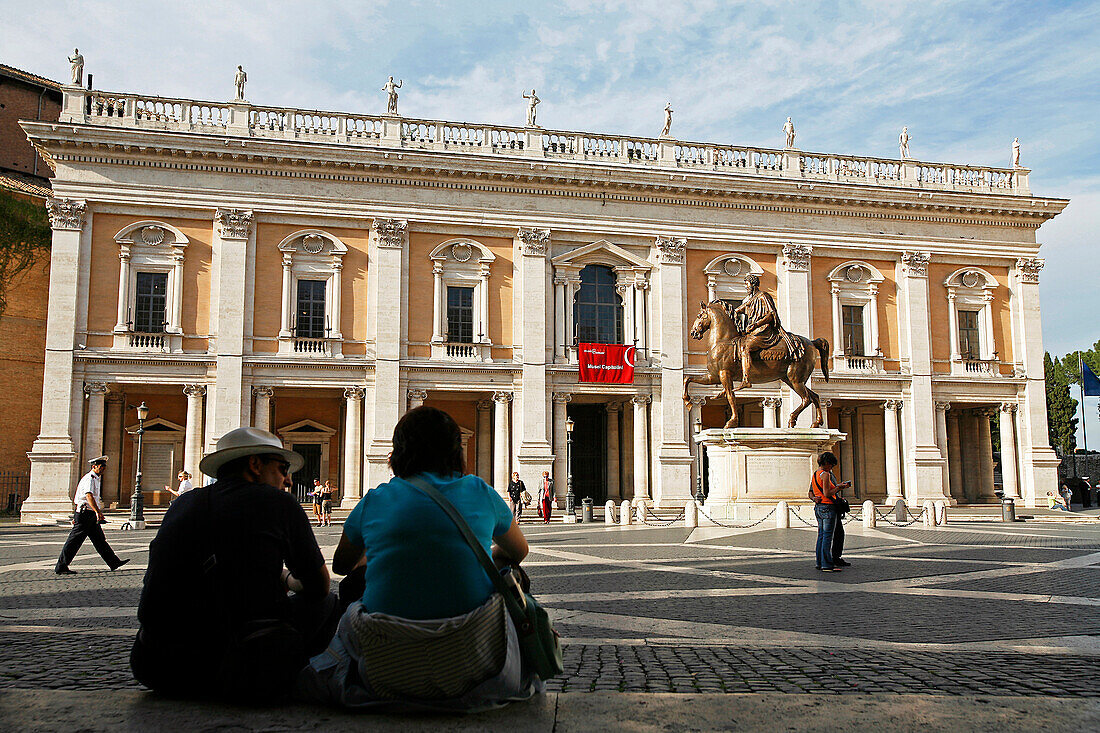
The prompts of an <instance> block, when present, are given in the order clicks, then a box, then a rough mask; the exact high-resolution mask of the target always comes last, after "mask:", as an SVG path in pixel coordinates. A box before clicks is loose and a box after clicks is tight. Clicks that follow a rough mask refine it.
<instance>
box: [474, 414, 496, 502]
mask: <svg viewBox="0 0 1100 733" xmlns="http://www.w3.org/2000/svg"><path fill="white" fill-rule="evenodd" d="M474 408H475V409H476V410H477V475H478V476H480V477H481V479H482V480H483V481H484V482H485V483H489V482H490V481H492V480H493V470H492V469H493V466H492V461H493V429H492V425H491V423H492V415H491V414H490V413H491V411H492V409H493V401H492V400H478V401H477V403H476V404H475V405H474Z"/></svg>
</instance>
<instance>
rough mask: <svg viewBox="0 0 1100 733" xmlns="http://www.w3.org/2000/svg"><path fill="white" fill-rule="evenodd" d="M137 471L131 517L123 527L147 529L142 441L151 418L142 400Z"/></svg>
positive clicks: (139, 415)
mask: <svg viewBox="0 0 1100 733" xmlns="http://www.w3.org/2000/svg"><path fill="white" fill-rule="evenodd" d="M137 418H138V429H137V430H135V431H134V435H136V436H137V473H136V476H135V478H134V495H133V496H131V497H130V519H129V521H128V522H126V523H125V524H123V525H122V529H145V511H144V510H145V501H144V499H143V497H142V494H141V443H142V437H143V436H144V435H145V421H146V420H147V419H148V418H149V408H148V407H146V406H145V403H144V402H142V403H141V404H140V405H138V408H137Z"/></svg>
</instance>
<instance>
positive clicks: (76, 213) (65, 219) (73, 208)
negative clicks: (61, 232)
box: [46, 196, 88, 231]
mask: <svg viewBox="0 0 1100 733" xmlns="http://www.w3.org/2000/svg"><path fill="white" fill-rule="evenodd" d="M87 210H88V205H87V204H85V203H84V202H83V201H75V200H73V199H55V198H54V197H53V196H50V197H49V198H48V199H46V213H47V214H49V217H50V226H51V227H53V228H54V229H72V230H77V231H79V230H81V229H83V228H84V214H85V213H86V212H87Z"/></svg>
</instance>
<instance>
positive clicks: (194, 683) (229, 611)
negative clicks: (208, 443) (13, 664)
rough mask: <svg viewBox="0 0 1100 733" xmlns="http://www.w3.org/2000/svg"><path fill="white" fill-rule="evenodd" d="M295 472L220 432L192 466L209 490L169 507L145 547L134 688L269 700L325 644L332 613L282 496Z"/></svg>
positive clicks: (309, 539)
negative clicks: (209, 449) (146, 560)
mask: <svg viewBox="0 0 1100 733" xmlns="http://www.w3.org/2000/svg"><path fill="white" fill-rule="evenodd" d="M303 463H304V461H303V459H302V457H301V456H300V455H298V454H297V453H295V452H294V451H291V450H287V449H286V448H284V447H283V443H282V441H281V440H279V438H278V437H276V436H275V435H273V434H271V433H269V432H267V431H266V430H260V429H258V428H237V429H236V430H231V431H230V432H228V433H226V434H225V435H223V436H222V437H221V439H220V440H218V445H217V450H216V451H215V452H213V453H211V454H210V455H208V456H206V457H205V458H203V460H202V462H201V463H200V464H199V469H200V470H201V471H202V472H203V473H204V474H206V475H207V476H215V477H216V478H217V480H216V481H215V482H214V483H213V484H210V485H209V486H204V487H202V488H197V489H192V490H191V491H188V492H187V493H185V494H182V495H181V496H180V497H179V498H178V499H176V500H175V501H174V502H172V504H171V506H170V507H169V508H168V511H167V513H165V515H164V521H163V523H162V524H161V526H160V529H159V530H158V531H157V536H156V537H155V538H154V539H153V541H152V543H151V544H150V545H149V569H148V571H147V572H146V573H145V585H144V588H143V590H142V593H141V601H140V603H139V605H138V621H140V623H141V630H140V631H139V632H138V637H137V639H136V640H135V642H134V648H133V650H132V652H131V655H130V666H131V668H132V669H133V672H134V677H135V678H136V679H137V680H138V681H139V682H141V683H143V684H145V685H146V686H148V687H150V688H152V689H154V690H157V691H158V692H162V693H165V694H170V695H177V696H185V697H206V696H211V695H220V696H228V697H231V698H233V699H235V700H261V699H271V698H278V697H279V696H280V695H285V694H287V693H288V691H289V688H290V682H291V681H292V680H293V677H294V676H295V675H296V674H297V672H298V671H299V670H301V669H302V667H304V666H305V664H306V662H307V661H308V659H309V657H310V656H312V655H314V654H317V653H320V652H321V651H322V650H324V649H325V647H326V646H327V645H328V642H329V641H330V640H331V639H332V635H333V633H334V632H335V630H336V622H337V621H338V620H339V617H340V608H339V607H338V605H337V603H336V597H335V594H332V593H330V590H329V583H330V580H329V574H328V569H327V568H326V567H325V561H324V558H323V557H322V556H321V550H320V548H319V547H318V546H317V540H316V538H315V537H314V535H313V528H312V526H311V525H310V521H309V519H308V518H307V517H306V513H305V511H304V510H303V509H302V506H301V504H299V503H298V500H297V499H295V498H294V495H293V494H291V493H288V492H287V491H286V489H288V488H289V487H290V475H291V474H292V473H293V472H294V471H296V470H298V469H299V468H301V467H302V465H303ZM291 591H293V594H290V592H291ZM288 594H289V595H288Z"/></svg>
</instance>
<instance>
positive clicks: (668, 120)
mask: <svg viewBox="0 0 1100 733" xmlns="http://www.w3.org/2000/svg"><path fill="white" fill-rule="evenodd" d="M671 131H672V102H669V103H668V104H666V105H665V126H664V127H662V128H661V137H668V135H669V133H670V132H671Z"/></svg>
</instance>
